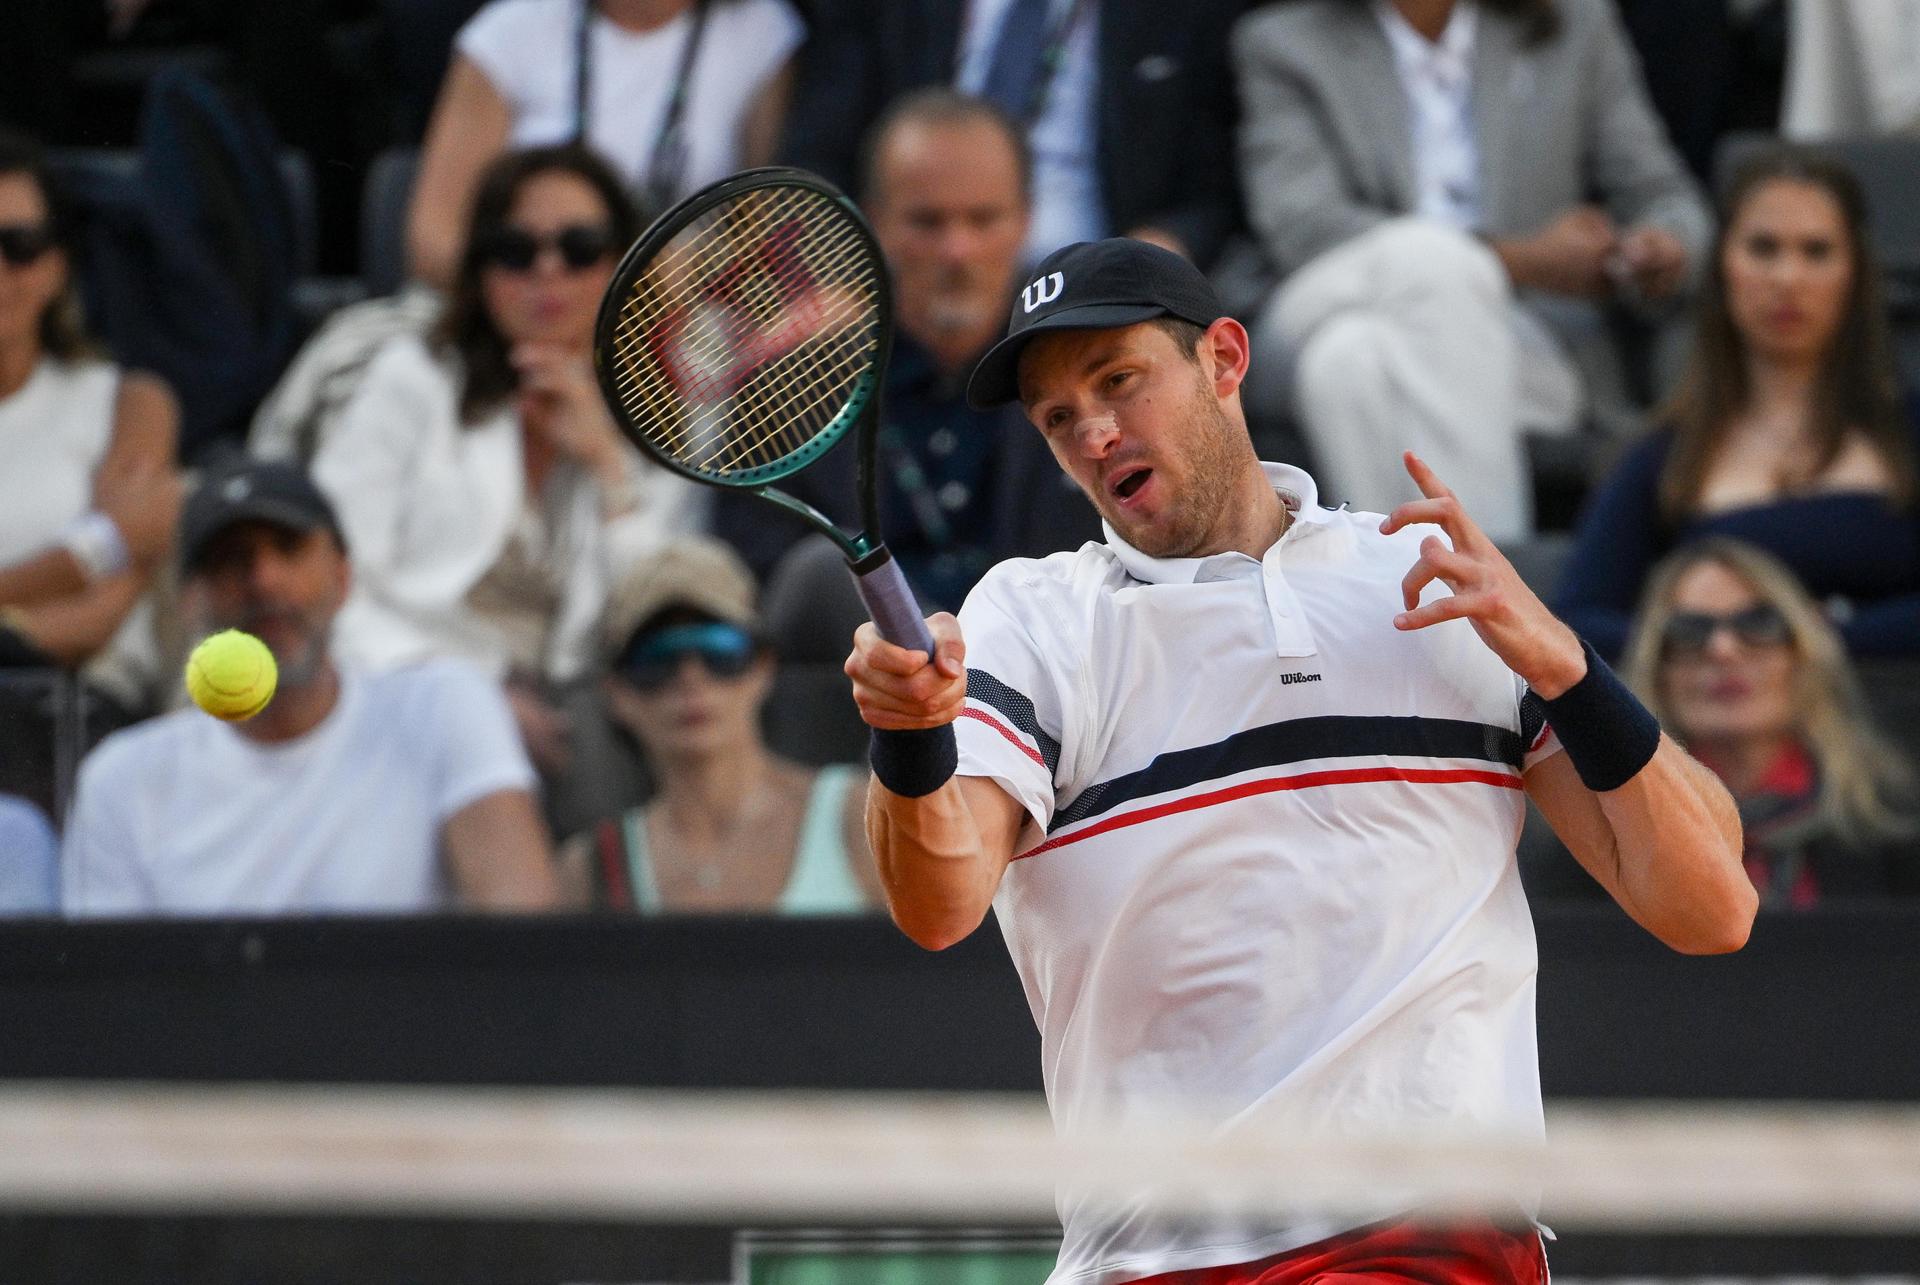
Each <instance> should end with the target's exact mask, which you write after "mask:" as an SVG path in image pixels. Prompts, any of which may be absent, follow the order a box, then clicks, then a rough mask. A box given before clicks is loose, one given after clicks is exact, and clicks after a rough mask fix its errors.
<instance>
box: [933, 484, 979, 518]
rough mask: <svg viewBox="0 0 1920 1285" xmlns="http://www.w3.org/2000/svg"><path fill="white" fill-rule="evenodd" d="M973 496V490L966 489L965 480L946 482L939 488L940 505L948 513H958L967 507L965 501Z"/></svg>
mask: <svg viewBox="0 0 1920 1285" xmlns="http://www.w3.org/2000/svg"><path fill="white" fill-rule="evenodd" d="M972 498H973V492H971V491H969V490H968V489H967V484H966V483H965V482H948V483H947V484H946V485H945V486H942V487H941V488H940V507H941V508H943V509H945V510H946V511H947V512H949V513H958V512H959V511H960V510H961V509H964V508H966V507H967V501H968V500H970V499H972Z"/></svg>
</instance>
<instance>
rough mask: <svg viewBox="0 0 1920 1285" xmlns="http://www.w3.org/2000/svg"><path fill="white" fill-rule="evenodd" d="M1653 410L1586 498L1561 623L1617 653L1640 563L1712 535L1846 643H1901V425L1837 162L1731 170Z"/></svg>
mask: <svg viewBox="0 0 1920 1285" xmlns="http://www.w3.org/2000/svg"><path fill="white" fill-rule="evenodd" d="M1665 421H1666V423H1665V426H1664V427H1663V428H1661V429H1659V430H1658V431H1656V432H1654V433H1653V434H1651V435H1650V436H1649V437H1648V438H1647V439H1646V440H1645V441H1643V442H1641V443H1640V444H1639V445H1638V446H1637V447H1636V448H1634V449H1633V450H1631V451H1630V452H1629V453H1628V454H1627V455H1626V456H1625V457H1624V458H1623V459H1622V460H1621V462H1620V464H1619V465H1618V467H1617V468H1616V469H1615V470H1614V472H1613V474H1612V476H1611V477H1609V478H1608V479H1607V481H1606V482H1605V484H1604V485H1602V486H1601V488H1600V489H1599V490H1598V491H1597V492H1596V493H1595V496H1594V498H1593V499H1592V501H1591V502H1590V504H1589V505H1588V510H1587V512H1586V514H1585V515H1584V517H1583V518H1582V520H1581V524H1580V530H1579V534H1578V537H1577V538H1576V541H1575V547H1574V552H1573V555H1572V558H1571V560H1570V561H1569V563H1568V566H1567V569H1566V571H1565V573H1564V577H1563V579H1562V581H1561V585H1560V592H1559V595H1558V598H1559V600H1558V602H1557V603H1556V607H1557V609H1558V610H1559V612H1560V614H1561V615H1562V616H1563V617H1564V618H1565V619H1566V621H1567V623H1568V624H1570V625H1572V626H1573V627H1574V628H1575V629H1577V630H1579V631H1580V632H1581V633H1582V634H1583V635H1585V636H1586V637H1587V638H1588V639H1590V640H1591V641H1592V642H1593V643H1594V645H1595V646H1596V647H1597V648H1599V649H1600V650H1601V651H1602V652H1606V653H1609V654H1615V653H1617V652H1618V651H1619V650H1620V648H1621V646H1622V644H1623V643H1624V642H1625V640H1626V636H1627V630H1628V627H1629V625H1630V623H1631V619H1632V614H1631V613H1632V611H1633V607H1634V603H1635V602H1636V601H1637V600H1638V598H1639V596H1640V593H1641V589H1642V586H1643V585H1644V583H1645V581H1646V578H1647V575H1648V572H1649V570H1650V569H1651V568H1652V566H1653V564H1654V563H1655V562H1657V561H1658V560H1659V559H1660V557H1661V556H1662V555H1663V554H1665V553H1666V552H1667V551H1669V550H1671V549H1674V548H1677V547H1679V546H1680V545H1681V544H1683V543H1685V542H1687V541H1689V540H1692V539H1697V538H1699V537H1701V536H1706V535H1723V536H1727V537H1730V538H1733V539H1739V540H1744V541H1746V542H1747V543H1750V544H1754V545H1757V546H1759V547H1761V548H1763V549H1766V550H1767V551H1768V552H1770V553H1772V554H1773V555H1774V556H1775V557H1777V558H1779V559H1780V560H1781V561H1782V562H1784V563H1785V564H1786V565H1787V566H1788V567H1790V568H1791V569H1792V570H1793V572H1794V573H1795V574H1796V575H1798V576H1799V577H1800V580H1801V583H1802V584H1804V585H1805V586H1806V588H1807V590H1808V591H1809V592H1810V593H1811V594H1812V595H1813V597H1814V599H1815V600H1816V601H1818V602H1820V603H1821V604H1823V607H1824V608H1825V609H1826V610H1827V612H1828V614H1829V616H1830V617H1831V618H1832V619H1833V620H1834V623H1835V624H1836V625H1837V626H1838V627H1839V629H1840V632H1841V635H1842V637H1843V638H1844V639H1845V640H1846V644H1847V647H1848V649H1849V650H1850V651H1852V652H1853V653H1854V654H1856V655H1900V654H1914V653H1920V495H1916V473H1915V456H1916V447H1915V433H1916V428H1917V427H1920V425H1916V423H1915V420H1914V417H1913V416H1912V415H1911V414H1910V412H1909V410H1908V408H1903V406H1902V404H1901V401H1900V396H1899V391H1898V387H1897V383H1896V379H1895V375H1894V368H1893V362H1892V359H1891V356H1890V346H1889V339H1888V332H1887V318H1886V309H1885V307H1884V305H1883V303H1882V300H1881V287H1880V276H1879V269H1878V268H1877V267H1876V265H1875V262H1874V255H1873V251H1872V247H1871V245H1870V244H1869V240H1868V231H1867V218H1866V207H1865V200H1864V198H1863V196H1862V194H1861V190H1860V184H1859V182H1858V180H1857V179H1855V178H1854V176H1853V175H1852V174H1851V173H1850V172H1849V171H1848V170H1847V169H1846V168H1845V166H1844V165H1842V164H1841V163H1840V162H1838V161H1836V160H1833V159H1831V158H1829V157H1827V156H1824V155H1823V154H1821V153H1819V152H1816V151H1811V150H1807V149H1803V148H1792V147H1786V148H1779V149H1775V150H1770V151H1767V152H1765V153H1763V154H1761V155H1760V156H1758V157H1756V158H1754V159H1753V160H1751V161H1750V162H1748V163H1747V164H1745V165H1743V166H1742V167H1741V168H1740V169H1739V170H1738V171H1737V173H1736V174H1735V177H1734V180H1733V182H1732V184H1731V186H1730V187H1729V189H1728V192H1727V196H1726V200H1725V202H1724V208H1723V211H1722V221H1721V231H1720V237H1719V243H1718V244H1717V245H1716V246H1715V248H1714V252H1713V255H1712V256H1711V258H1710V260H1709V262H1708V268H1707V274H1706V280H1705V282H1704V284H1703V287H1702V290H1701V295H1700V310H1699V315H1698V319H1697V327H1696V334H1695V340H1694V350H1693V356H1692V365H1691V368H1690V370H1689V373H1688V375H1687V377H1686V379H1685V381H1684V383H1683V384H1682V386H1681V388H1680V391H1679V393H1678V395H1677V396H1676V397H1675V399H1674V400H1673V402H1672V403H1671V405H1670V406H1669V407H1668V408H1667V411H1666V412H1665Z"/></svg>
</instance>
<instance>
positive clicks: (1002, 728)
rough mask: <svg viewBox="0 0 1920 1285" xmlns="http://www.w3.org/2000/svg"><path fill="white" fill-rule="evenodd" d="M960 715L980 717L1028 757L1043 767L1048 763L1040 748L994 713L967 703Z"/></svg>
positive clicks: (963, 716)
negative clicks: (1017, 733) (1037, 748)
mask: <svg viewBox="0 0 1920 1285" xmlns="http://www.w3.org/2000/svg"><path fill="white" fill-rule="evenodd" d="M960 717H962V718H977V719H979V720H980V721H981V722H983V723H985V724H986V725H987V726H988V727H991V728H992V729H993V730H994V731H996V732H998V733H1000V735H1002V736H1004V737H1006V738H1007V740H1009V741H1011V742H1012V743H1013V747H1014V748H1015V749H1017V750H1019V751H1020V752H1021V753H1022V754H1024V755H1026V756H1027V757H1028V758H1030V759H1032V760H1033V761H1034V762H1036V763H1038V764H1039V765H1040V766H1041V767H1045V766H1046V765H1047V761H1046V760H1045V759H1044V758H1042V757H1040V751H1039V750H1036V749H1034V748H1033V746H1031V745H1029V744H1027V743H1026V742H1025V741H1023V740H1021V739H1020V737H1019V736H1018V735H1016V734H1015V732H1014V730H1013V729H1012V728H1011V727H1008V726H1007V725H1006V724H1005V723H1003V722H1001V721H1000V720H999V719H997V718H995V717H994V716H993V715H991V714H989V713H987V712H986V711H985V710H980V709H975V708H974V707H973V706H971V705H967V706H964V707H962V708H961V710H960Z"/></svg>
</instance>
